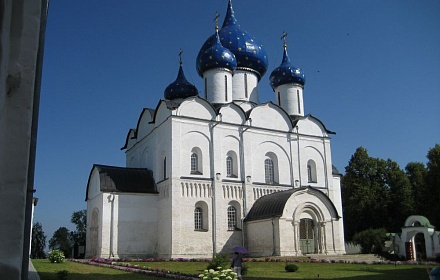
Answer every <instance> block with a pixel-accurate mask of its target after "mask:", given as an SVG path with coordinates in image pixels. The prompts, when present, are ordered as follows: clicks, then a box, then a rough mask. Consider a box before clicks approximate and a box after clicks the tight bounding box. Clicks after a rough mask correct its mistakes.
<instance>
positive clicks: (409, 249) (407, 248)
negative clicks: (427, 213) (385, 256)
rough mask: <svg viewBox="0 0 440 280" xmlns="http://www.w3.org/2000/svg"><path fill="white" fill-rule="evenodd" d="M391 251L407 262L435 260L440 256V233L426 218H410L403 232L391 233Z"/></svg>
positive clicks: (417, 216) (416, 216)
mask: <svg viewBox="0 0 440 280" xmlns="http://www.w3.org/2000/svg"><path fill="white" fill-rule="evenodd" d="M390 241H391V250H393V252H394V253H395V254H396V255H399V256H400V257H403V258H405V259H407V260H417V261H421V260H426V259H427V258H430V259H433V258H435V257H436V256H437V255H438V254H440V232H439V231H435V227H434V226H433V225H431V223H430V222H429V220H428V219H427V218H426V217H424V216H419V215H412V216H409V217H408V218H407V219H406V221H405V224H404V226H403V227H402V232H400V233H391V234H390Z"/></svg>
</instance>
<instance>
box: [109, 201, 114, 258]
mask: <svg viewBox="0 0 440 280" xmlns="http://www.w3.org/2000/svg"><path fill="white" fill-rule="evenodd" d="M108 202H110V203H111V206H110V254H109V255H110V256H109V257H110V258H113V257H114V256H115V254H114V251H113V239H114V230H113V228H114V219H115V214H114V211H115V194H113V193H111V194H110V195H109V196H108Z"/></svg>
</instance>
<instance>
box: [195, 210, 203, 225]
mask: <svg viewBox="0 0 440 280" xmlns="http://www.w3.org/2000/svg"><path fill="white" fill-rule="evenodd" d="M194 229H195V230H201V229H203V213H202V208H200V207H196V209H194Z"/></svg>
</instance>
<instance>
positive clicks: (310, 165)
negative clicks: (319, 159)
mask: <svg viewBox="0 0 440 280" xmlns="http://www.w3.org/2000/svg"><path fill="white" fill-rule="evenodd" d="M307 181H308V182H309V183H316V182H318V181H317V178H316V164H315V162H314V161H313V160H309V161H308V162H307Z"/></svg>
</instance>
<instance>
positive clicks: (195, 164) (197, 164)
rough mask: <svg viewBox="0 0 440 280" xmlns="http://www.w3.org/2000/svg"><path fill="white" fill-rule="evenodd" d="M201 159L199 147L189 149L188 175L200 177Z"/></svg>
mask: <svg viewBox="0 0 440 280" xmlns="http://www.w3.org/2000/svg"><path fill="white" fill-rule="evenodd" d="M202 160H203V157H202V150H200V148H199V147H194V148H192V149H191V158H190V174H192V175H202V174H203V162H202Z"/></svg>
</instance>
